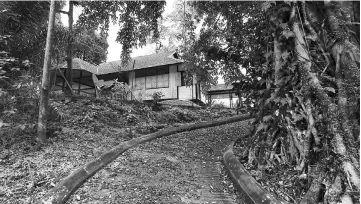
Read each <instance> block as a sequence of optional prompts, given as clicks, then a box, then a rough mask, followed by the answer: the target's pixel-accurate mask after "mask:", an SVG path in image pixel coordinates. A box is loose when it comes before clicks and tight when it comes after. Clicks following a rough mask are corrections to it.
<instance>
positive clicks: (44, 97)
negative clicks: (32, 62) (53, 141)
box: [37, 1, 56, 143]
mask: <svg viewBox="0 0 361 204" xmlns="http://www.w3.org/2000/svg"><path fill="white" fill-rule="evenodd" d="M55 7H56V5H55V1H51V3H50V12H49V23H48V24H49V25H48V34H47V37H46V47H45V57H44V67H43V78H42V83H41V96H40V103H39V120H38V138H37V139H38V141H39V142H40V143H45V141H46V123H47V114H48V103H49V68H50V65H51V46H52V41H53V38H52V36H53V33H54V22H55Z"/></svg>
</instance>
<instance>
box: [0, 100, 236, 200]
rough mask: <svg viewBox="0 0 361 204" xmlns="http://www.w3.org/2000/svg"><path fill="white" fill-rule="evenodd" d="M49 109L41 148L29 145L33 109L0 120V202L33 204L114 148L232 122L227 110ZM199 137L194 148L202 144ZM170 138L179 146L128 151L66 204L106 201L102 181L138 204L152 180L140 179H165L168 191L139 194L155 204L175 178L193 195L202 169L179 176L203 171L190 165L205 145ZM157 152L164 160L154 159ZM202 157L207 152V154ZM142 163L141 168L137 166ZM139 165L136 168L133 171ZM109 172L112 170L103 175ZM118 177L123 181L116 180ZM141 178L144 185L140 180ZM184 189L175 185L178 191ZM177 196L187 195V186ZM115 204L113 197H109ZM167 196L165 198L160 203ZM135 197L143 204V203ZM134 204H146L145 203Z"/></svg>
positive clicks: (84, 104) (86, 103) (56, 105)
mask: <svg viewBox="0 0 361 204" xmlns="http://www.w3.org/2000/svg"><path fill="white" fill-rule="evenodd" d="M52 107H53V108H52V109H53V111H52V113H51V114H50V121H49V124H48V130H49V131H48V133H47V135H48V137H49V138H48V139H49V140H48V141H49V142H48V143H47V144H46V145H45V146H39V145H37V143H36V142H35V137H36V128H35V124H36V121H37V112H38V111H37V107H36V104H35V105H31V104H27V106H26V107H24V108H21V107H20V108H19V109H18V111H17V112H16V114H14V113H9V114H7V115H5V114H4V115H0V121H4V122H6V123H7V125H6V126H1V127H0V139H1V140H0V203H32V202H33V199H36V198H40V197H41V196H42V195H44V194H45V192H47V191H48V190H49V189H51V188H52V187H53V186H54V185H55V184H56V183H57V182H58V181H59V180H60V179H62V178H64V177H65V176H67V175H69V174H70V173H71V172H72V171H73V170H74V169H76V168H78V167H80V166H82V165H83V164H85V163H86V162H88V161H90V160H92V159H94V158H95V157H97V156H99V155H100V154H101V153H103V152H105V151H107V150H109V149H111V148H112V147H113V146H115V145H118V144H119V143H121V142H124V141H127V140H129V139H131V138H133V137H138V136H140V135H143V134H148V133H151V132H155V131H158V130H160V129H163V128H166V127H171V126H179V125H181V124H186V123H196V122H202V121H210V120H215V119H218V118H222V117H229V116H232V115H235V113H234V112H233V111H231V110H218V109H216V110H213V109H200V108H180V107H173V106H162V108H161V110H160V111H152V110H151V107H149V106H147V105H146V104H143V103H135V102H129V103H121V102H117V101H107V100H94V99H91V98H85V99H80V100H77V101H74V102H68V103H65V102H64V101H63V102H61V101H58V102H56V101H53V102H52ZM59 118H60V119H59ZM204 137H205V136H203V139H202V140H200V141H199V142H206V140H205V138H204ZM172 138H178V139H176V140H175V141H167V138H165V139H164V140H159V141H157V142H156V143H149V144H146V145H143V146H140V147H139V148H136V149H132V150H130V151H128V152H126V153H125V154H124V155H123V156H121V157H120V158H118V159H117V160H116V161H115V162H113V163H111V164H110V165H109V166H108V167H106V168H105V169H104V170H102V171H101V172H99V173H98V174H96V175H95V176H94V178H92V179H91V180H90V181H88V182H87V183H86V184H85V185H84V187H83V188H82V189H80V190H79V191H78V193H77V194H76V195H75V196H74V197H72V202H73V203H77V202H80V201H81V200H84V199H88V198H89V199H90V198H92V197H93V196H95V195H99V196H100V197H104V196H105V195H107V194H106V193H102V191H105V190H104V189H108V190H109V188H106V186H107V182H108V181H110V180H112V179H117V180H118V181H115V182H114V184H115V185H117V184H120V183H121V184H122V185H120V186H117V187H118V188H113V187H112V188H111V189H110V190H111V192H113V193H114V192H124V193H127V195H129V196H133V198H134V199H138V196H137V195H138V194H141V195H143V194H142V193H144V192H143V191H142V188H146V187H147V186H146V185H144V186H143V187H141V186H142V185H141V184H142V183H143V182H148V184H149V185H150V184H152V181H150V180H146V177H149V178H152V179H157V178H158V179H159V180H162V179H166V180H163V181H162V182H163V183H167V184H169V185H168V187H169V188H167V187H166V186H167V185H160V186H165V189H163V188H156V187H155V186H153V187H152V186H151V185H150V186H149V188H148V190H149V192H150V193H145V194H144V195H147V196H149V199H157V198H158V197H157V195H158V194H164V196H165V197H166V198H169V199H170V198H171V197H170V195H171V194H172V193H170V192H177V191H178V189H177V188H173V187H172V186H171V184H172V183H171V182H165V181H167V179H168V180H173V177H174V178H175V177H177V176H180V177H181V178H183V179H184V183H183V184H182V185H185V186H186V185H190V186H191V185H193V188H194V189H196V188H198V184H196V183H194V182H193V183H192V180H191V179H186V178H188V176H189V175H193V174H195V173H198V174H199V172H194V171H195V169H198V170H200V169H201V168H194V169H193V170H189V171H181V170H180V169H182V168H183V167H185V168H186V167H187V165H188V166H190V167H203V166H207V165H208V164H207V163H202V162H207V161H209V160H195V161H196V163H194V162H195V161H193V159H195V157H196V158H198V157H199V156H201V155H200V153H199V152H201V150H203V149H202V148H205V146H202V145H201V144H196V143H194V142H193V141H192V138H198V135H196V134H189V137H185V138H188V139H186V141H184V144H182V142H183V141H182V138H183V137H181V136H177V137H172ZM201 138H202V137H201ZM210 138H213V137H210ZM178 140H179V141H178ZM188 145H189V147H188ZM192 145H193V146H192ZM209 145H211V143H209ZM192 147H198V148H200V149H194V150H192V151H193V153H194V154H193V153H192V151H191V149H192ZM172 148H181V149H183V151H179V152H178V149H175V150H174V151H176V152H167V150H168V149H172ZM185 148H188V149H185ZM153 150H154V151H153ZM163 150H164V151H165V152H164V153H162V152H157V151H163ZM207 151H211V150H209V149H208V150H207ZM177 154H180V155H182V154H186V155H188V154H191V156H192V157H180V158H178V156H177ZM202 157H204V155H203V156H202ZM209 158H211V157H209ZM141 164H143V166H140V165H141ZM216 165H218V164H216ZM137 166H140V167H139V168H136V167H137ZM211 166H213V165H211ZM123 167H124V168H123ZM157 168H160V169H157ZM217 168H218V167H217ZM219 168H220V167H219ZM109 169H115V170H114V171H110V173H109ZM172 169H176V170H177V173H175V174H172V175H170V177H166V175H167V172H169V171H171V170H172ZM205 169H206V168H205ZM119 171H120V172H121V173H119ZM152 171H154V172H153V174H151V173H150V172H152ZM158 171H161V172H164V174H157V173H156V172H158ZM217 171H219V169H218V170H217V169H216V170H215V171H210V174H212V173H214V172H217ZM107 172H108V173H109V174H107ZM127 173H129V175H127ZM118 174H120V175H121V176H116V175H118ZM178 174H179V175H178ZM188 174H189V175H188ZM163 175H164V176H163ZM143 177H144V179H145V180H143ZM132 178H133V179H132ZM136 178H137V179H136ZM189 178H192V177H189ZM122 179H127V180H124V181H126V182H129V183H130V184H131V185H130V184H129V185H128V184H127V183H126V182H122ZM159 182H161V181H159ZM182 185H180V184H179V186H182ZM137 186H139V187H137ZM133 187H134V188H133ZM87 188H91V189H89V191H87V190H85V191H86V193H87V195H88V197H87V198H85V197H82V195H83V194H84V189H87ZM95 188H96V189H95ZM182 188H183V187H182ZM210 188H211V187H210ZM212 188H213V186H212ZM183 189H192V187H189V188H183ZM213 189H214V188H213ZM143 190H144V189H143ZM167 192H169V193H167ZM180 192H181V191H180ZM82 193H83V194H82ZM184 195H186V194H184ZM191 195H193V194H191ZM119 196H120V197H119V198H118V199H117V200H115V201H114V202H115V203H125V202H123V201H122V200H123V199H125V198H126V197H127V196H125V197H124V196H122V195H121V194H119ZM113 197H115V196H114V195H113ZM165 197H163V198H164V199H165ZM133 198H131V197H129V199H128V201H129V202H131V201H130V200H132V199H133ZM139 198H142V199H145V198H144V197H139ZM163 198H162V199H163ZM104 199H105V198H104ZM187 199H191V198H188V197H184V198H183V201H184V203H187V202H188V201H187ZM192 199H194V198H192ZM88 201H89V202H88ZM88 201H86V202H85V203H112V200H109V198H107V199H106V200H103V201H101V200H100V201H96V199H95V200H94V199H93V200H88ZM139 202H140V203H144V202H146V200H145V201H144V202H143V201H139ZM131 203H133V202H131Z"/></svg>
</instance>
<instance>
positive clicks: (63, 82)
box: [59, 70, 66, 92]
mask: <svg viewBox="0 0 361 204" xmlns="http://www.w3.org/2000/svg"><path fill="white" fill-rule="evenodd" d="M59 72H61V70H59ZM65 74H66V70H64V73H63V76H65ZM61 78H62V79H63V86H62V88H61V90H62V91H63V92H64V88H65V78H64V77H61Z"/></svg>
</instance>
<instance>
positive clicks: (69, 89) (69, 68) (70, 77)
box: [65, 1, 73, 96]
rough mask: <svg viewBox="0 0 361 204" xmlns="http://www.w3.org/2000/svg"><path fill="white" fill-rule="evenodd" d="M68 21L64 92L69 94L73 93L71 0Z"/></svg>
mask: <svg viewBox="0 0 361 204" xmlns="http://www.w3.org/2000/svg"><path fill="white" fill-rule="evenodd" d="M68 18H69V19H68V23H69V37H68V46H67V50H66V61H67V70H66V80H67V81H68V84H69V85H67V86H66V89H65V90H66V94H67V95H68V96H71V95H72V94H73V91H72V89H73V87H72V86H73V2H72V1H69V11H68Z"/></svg>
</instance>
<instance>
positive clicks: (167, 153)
mask: <svg viewBox="0 0 361 204" xmlns="http://www.w3.org/2000/svg"><path fill="white" fill-rule="evenodd" d="M248 127H249V121H242V122H238V123H233V124H228V125H223V126H218V127H214V128H208V129H201V130H196V131H191V132H185V133H180V134H177V135H173V136H168V137H166V138H162V139H158V140H155V141H152V142H149V143H147V144H144V145H141V146H139V147H137V148H134V149H131V150H129V151H127V152H126V153H125V154H124V155H122V156H121V157H119V158H118V159H117V160H116V161H115V162H113V163H111V164H110V165H109V166H107V167H106V168H105V169H103V170H101V171H100V172H98V173H97V174H96V175H95V176H94V177H93V178H92V179H90V180H89V181H88V182H86V183H85V184H84V185H83V187H81V188H80V189H79V190H78V191H77V192H76V193H75V194H74V195H73V196H72V197H71V199H70V201H69V203H243V202H242V200H241V198H240V196H238V195H237V193H235V190H234V188H233V185H232V183H231V182H230V181H229V179H228V177H227V176H226V174H225V171H224V169H223V165H222V164H221V149H222V148H223V147H224V144H227V143H229V142H230V141H231V140H233V139H234V138H236V137H239V136H241V135H244V134H245V133H246V132H247V128H248Z"/></svg>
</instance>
